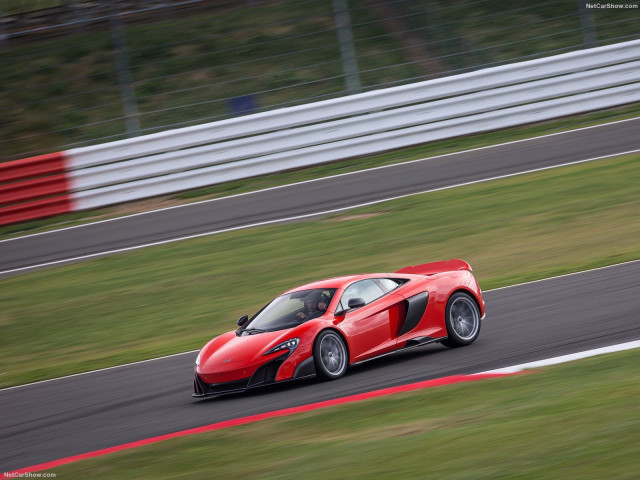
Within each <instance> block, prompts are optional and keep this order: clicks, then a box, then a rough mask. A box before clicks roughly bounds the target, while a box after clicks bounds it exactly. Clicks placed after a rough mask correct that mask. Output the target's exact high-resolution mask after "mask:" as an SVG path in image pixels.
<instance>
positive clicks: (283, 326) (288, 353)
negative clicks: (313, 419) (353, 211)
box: [193, 259, 485, 397]
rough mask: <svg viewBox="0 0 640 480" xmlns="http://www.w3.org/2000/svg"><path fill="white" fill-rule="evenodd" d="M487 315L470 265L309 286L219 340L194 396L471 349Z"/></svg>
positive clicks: (199, 373) (206, 357)
mask: <svg viewBox="0 0 640 480" xmlns="http://www.w3.org/2000/svg"><path fill="white" fill-rule="evenodd" d="M484 315H485V304H484V300H483V299H482V292H481V290H480V287H479V285H478V282H477V281H476V279H475V277H474V276H473V274H472V272H471V267H470V266H469V264H468V263H467V262H465V261H463V260H457V259H453V260H448V261H444V262H434V263H426V264H423V265H417V266H410V267H405V268H402V269H400V270H398V271H397V272H395V273H374V274H358V275H347V276H342V277H336V278H330V279H327V280H320V281H318V282H313V283H309V284H306V285H302V286H300V287H296V288H293V289H291V290H289V291H287V292H285V293H283V294H282V295H280V296H278V297H276V298H275V299H274V300H272V301H271V302H269V303H267V304H266V305H265V306H264V307H263V308H262V309H261V310H260V311H258V312H257V313H256V314H255V315H253V317H251V318H249V317H247V316H246V315H245V316H242V317H240V318H239V319H238V322H237V323H238V328H237V330H234V331H230V332H228V333H225V334H223V335H220V336H218V337H216V338H214V339H213V340H211V341H209V342H208V343H207V344H206V345H205V346H204V347H203V348H202V349H201V350H200V353H199V354H198V357H197V359H196V361H195V378H194V382H193V386H194V393H193V396H194V397H203V396H208V395H218V394H222V393H228V392H234V391H242V390H246V389H249V388H253V387H259V386H264V385H269V384H273V383H278V382H284V381H288V380H293V379H300V378H306V377H311V376H317V377H320V378H323V379H328V380H334V379H337V378H340V377H342V376H343V375H344V374H345V372H346V371H347V369H348V368H349V366H351V365H355V364H358V363H361V362H365V361H367V360H371V359H373V358H376V357H380V356H382V355H387V354H390V353H393V352H396V351H399V350H403V349H407V348H412V347H417V346H420V345H425V344H428V343H433V342H440V343H442V344H444V345H446V346H448V347H460V346H463V345H469V344H470V343H472V342H473V341H475V339H476V338H477V337H478V334H479V332H480V323H481V320H482V319H483V318H484Z"/></svg>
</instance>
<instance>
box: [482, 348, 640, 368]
mask: <svg viewBox="0 0 640 480" xmlns="http://www.w3.org/2000/svg"><path fill="white" fill-rule="evenodd" d="M634 348H640V340H635V341H633V342H627V343H620V344H618V345H611V346H609V347H602V348H596V349H594V350H587V351H585V352H578V353H571V354H569V355H562V356H560V357H553V358H547V359H545V360H538V361H536V362H529V363H521V364H520V365H513V366H511V367H505V368H498V369H496V370H488V371H486V372H481V373H476V375H482V374H485V373H517V372H521V371H523V370H527V369H530V368H540V367H547V366H549V365H557V364H559V363H566V362H572V361H574V360H581V359H583V358H589V357H595V356H596V355H604V354H606V353H614V352H622V351H624V350H631V349H634Z"/></svg>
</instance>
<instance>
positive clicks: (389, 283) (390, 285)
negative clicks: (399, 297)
mask: <svg viewBox="0 0 640 480" xmlns="http://www.w3.org/2000/svg"><path fill="white" fill-rule="evenodd" d="M375 281H376V282H377V283H378V284H379V285H380V286H381V287H382V289H383V290H384V291H385V292H390V291H391V290H395V289H396V288H398V286H399V285H400V283H399V282H398V281H396V280H393V279H391V278H376V279H375Z"/></svg>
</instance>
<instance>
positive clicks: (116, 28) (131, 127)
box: [109, 2, 140, 137]
mask: <svg viewBox="0 0 640 480" xmlns="http://www.w3.org/2000/svg"><path fill="white" fill-rule="evenodd" d="M109 25H110V27H111V28H110V30H111V42H112V44H113V50H114V54H115V57H116V69H117V72H118V85H119V86H120V97H121V99H122V112H123V114H124V117H125V122H126V127H127V135H128V136H130V137H133V136H136V135H138V134H139V133H140V118H139V115H138V104H137V101H136V95H135V92H134V90H133V81H132V78H131V66H130V65H129V54H128V52H127V44H126V41H125V37H124V27H123V26H122V20H121V19H120V11H119V9H118V5H117V3H116V2H113V3H111V4H110V6H109Z"/></svg>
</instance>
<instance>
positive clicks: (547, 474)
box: [52, 349, 640, 480]
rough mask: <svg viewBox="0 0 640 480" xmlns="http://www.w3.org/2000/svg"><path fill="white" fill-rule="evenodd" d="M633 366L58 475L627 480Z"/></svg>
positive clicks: (343, 416) (466, 393)
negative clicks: (610, 479) (607, 479)
mask: <svg viewBox="0 0 640 480" xmlns="http://www.w3.org/2000/svg"><path fill="white" fill-rule="evenodd" d="M638 365H640V350H637V349H636V350H632V351H629V352H622V353H616V354H610V355H606V356H599V357H595V358H590V359H586V360H582V361H578V362H573V363H569V364H564V365H559V366H555V367H548V368H545V369H543V370H540V371H537V372H534V373H529V374H525V375H519V376H515V377H507V378H501V379H494V380H482V381H479V382H473V383H467V384H459V385H451V386H445V387H437V388H432V389H427V390H422V391H418V392H413V393H407V394H396V395H393V396H390V397H384V398H381V399H375V400H368V401H364V402H358V403H355V404H350V405H343V406H338V407H331V408H326V409H322V410H317V411H314V412H309V413H304V414H297V415H294V416H290V417H283V418H277V419H270V420H265V421H262V422H259V423H254V424H249V425H244V426H240V427H233V428H229V429H225V430H221V431H217V432H211V433H205V434H199V435H195V436H191V437H185V438H181V439H174V440H169V441H166V442H162V443H159V444H155V445H152V446H146V447H143V448H138V449H135V450H131V451H126V452H119V453H115V454H111V455H108V456H105V457H100V458H95V459H91V460H83V461H80V462H77V463H73V464H69V465H66V466H61V467H57V468H55V469H54V470H52V472H55V473H56V474H57V476H58V478H65V479H76V478H78V479H80V478H82V479H84V478H86V475H87V472H91V478H96V479H101V478H121V479H135V478H159V479H162V478H171V479H210V478H217V479H227V478H234V479H237V480H243V479H252V480H254V479H255V480H258V479H260V480H267V479H282V480H284V479H299V478H304V479H308V480H314V479H326V478H348V479H367V480H368V479H372V478H375V479H381V480H382V479H393V480H395V479H398V478H402V479H424V478H430V479H447V480H482V479H487V480H496V479H519V480H526V479H531V480H541V479H553V480H556V479H558V478H563V479H571V480H572V479H582V480H587V479H593V480H601V479H603V478H612V479H616V480H625V479H628V480H632V479H636V478H637V474H638V468H639V467H640V460H639V459H640V402H638V398H639V397H640V382H638V380H637V377H638ZM214 403H215V402H214ZM214 403H211V404H209V405H205V406H206V407H210V408H215V404H214ZM205 410H206V408H205Z"/></svg>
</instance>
